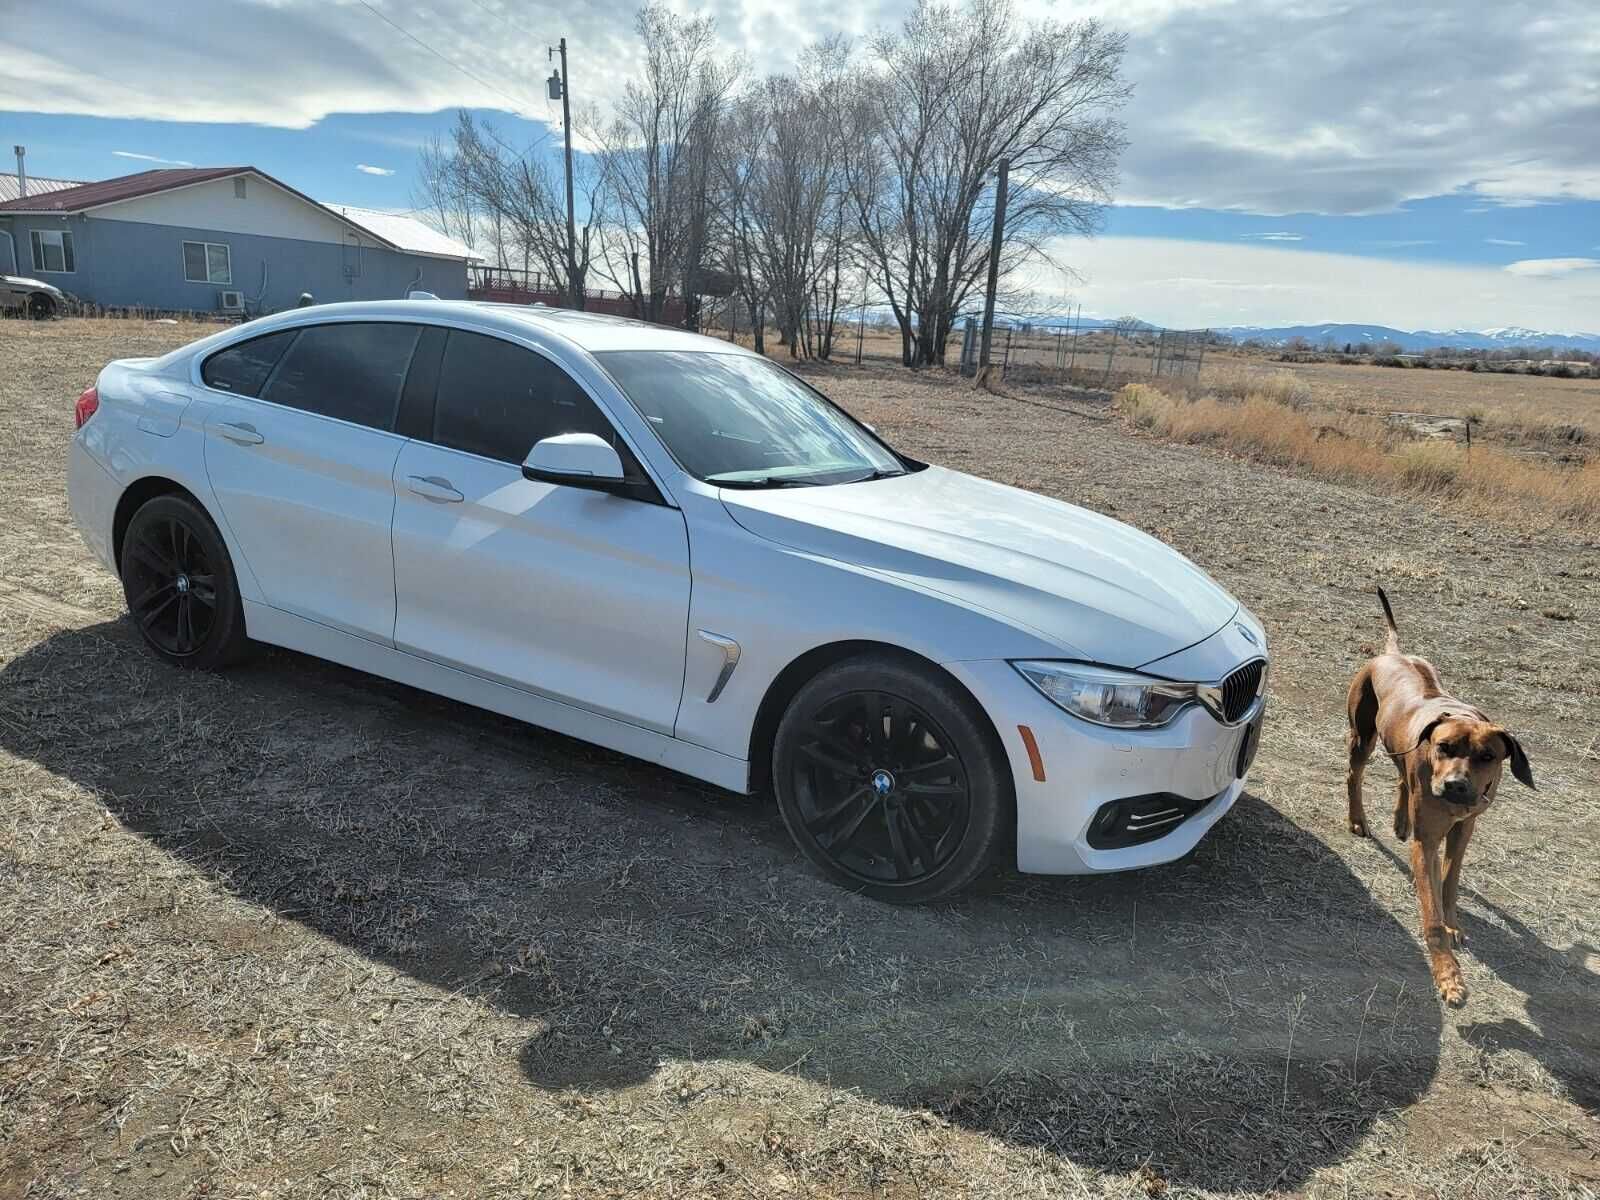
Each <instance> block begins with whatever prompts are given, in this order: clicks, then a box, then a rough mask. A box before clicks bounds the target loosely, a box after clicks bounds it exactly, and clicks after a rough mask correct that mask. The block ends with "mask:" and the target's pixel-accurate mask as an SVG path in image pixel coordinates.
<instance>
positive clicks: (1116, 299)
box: [0, 0, 1600, 332]
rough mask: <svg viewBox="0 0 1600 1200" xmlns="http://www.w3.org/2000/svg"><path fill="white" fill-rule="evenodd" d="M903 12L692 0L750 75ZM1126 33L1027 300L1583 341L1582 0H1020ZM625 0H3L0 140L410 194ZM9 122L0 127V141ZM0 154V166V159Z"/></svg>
mask: <svg viewBox="0 0 1600 1200" xmlns="http://www.w3.org/2000/svg"><path fill="white" fill-rule="evenodd" d="M910 5H911V0H804V3H801V2H800V0H709V2H707V3H688V2H687V0H685V2H683V3H678V4H676V5H675V7H677V8H679V9H680V10H682V11H684V12H695V13H702V12H703V13H706V14H708V15H710V16H712V17H714V18H715V20H716V22H717V28H718V32H719V35H720V37H721V39H722V41H723V43H724V45H725V48H726V52H727V54H728V55H730V56H732V55H740V56H742V57H743V59H744V60H745V62H746V63H747V74H748V75H749V76H750V77H751V78H755V77H759V76H761V75H765V74H767V73H769V72H780V71H784V70H787V69H789V68H790V67H791V65H792V63H793V61H794V54H795V52H796V50H797V49H798V48H799V47H801V46H803V45H805V44H807V43H809V42H812V41H815V40H817V39H819V38H821V37H824V36H826V35H829V34H832V33H842V34H844V35H846V36H848V37H850V38H852V39H855V40H856V42H857V45H858V52H863V53H865V52H867V51H868V50H869V46H868V43H869V41H870V38H871V36H872V34H873V33H874V32H875V31H877V30H880V29H884V28H892V27H894V26H895V25H896V24H897V23H898V22H899V21H901V20H903V19H904V17H905V15H906V13H907V11H908V10H909V8H910ZM1017 7H1018V9H1019V11H1020V12H1021V14H1022V15H1023V16H1024V17H1028V18H1031V17H1051V18H1054V19H1057V20H1069V19H1076V18H1079V17H1096V18H1099V19H1102V20H1104V21H1106V23H1107V24H1109V25H1111V26H1113V27H1115V28H1117V29H1120V30H1123V31H1125V32H1126V33H1127V34H1128V37H1129V43H1128V53H1127V58H1126V61H1125V70H1126V74H1127V77H1128V79H1129V80H1130V81H1131V82H1132V83H1133V85H1134V87H1135V92H1134V98H1133V100H1132V102H1131V103H1130V104H1129V106H1128V108H1127V110H1126V112H1125V118H1126V121H1127V135H1128V139H1129V147H1128V151H1127V153H1126V154H1125V155H1124V158H1123V161H1122V169H1121V182H1120V185H1119V186H1118V188H1117V191H1116V202H1115V204H1114V205H1113V206H1112V207H1111V208H1110V209H1109V210H1108V211H1107V213H1106V220H1105V223H1104V228H1103V229H1102V231H1101V233H1100V234H1099V235H1098V236H1097V237H1095V238H1093V239H1083V238H1071V239H1062V240H1061V241H1059V242H1057V243H1056V244H1055V245H1054V247H1053V252H1052V259H1053V263H1052V264H1051V265H1042V264H1041V265H1040V266H1039V267H1038V268H1036V269H1034V270H1033V271H1032V272H1031V273H1030V277H1029V279H1028V281H1027V282H1028V284H1029V286H1030V287H1031V288H1032V289H1033V290H1034V291H1035V292H1036V294H1037V295H1038V296H1039V297H1040V298H1041V301H1045V302H1049V303H1051V304H1054V305H1061V304H1077V303H1081V304H1082V305H1083V307H1084V312H1085V313H1086V314H1088V315H1094V316H1103V317H1113V316H1118V315H1122V314H1125V313H1131V314H1135V315H1138V316H1140V317H1143V318H1144V319H1146V320H1150V321H1154V322H1157V323H1160V324H1166V325H1177V326H1202V325H1209V326H1223V325H1280V324H1299V323H1316V322H1322V321H1350V322H1367V323H1381V324H1388V325H1393V326H1397V327H1399V328H1404V329H1449V328H1486V327H1494V326H1505V325H1525V326H1529V327H1531V328H1537V329H1544V330H1549V331H1553V332H1571V331H1589V332H1593V331H1597V330H1600V4H1597V3H1596V2H1595V0H1545V2H1543V3H1538V4H1532V3H1517V2H1506V3H1495V2H1492V0H1406V2H1405V3H1401V4H1396V3H1394V2H1393V0H1082V2H1078V3H1074V2H1071V0H1017ZM635 9H636V5H635V4H633V3H631V2H626V0H592V2H591V3H587V4H581V3H577V4H575V3H573V2H572V0H561V2H560V3H555V2H552V0H514V2H513V0H455V2H453V3H451V4H448V5H441V4H438V3H436V2H430V0H166V2H164V3H162V4H159V5H135V4H128V3H126V2H125V0H74V2H73V3H70V4H41V3H35V2H33V0H0V15H3V16H4V25H5V28H6V31H7V33H6V40H7V42H8V45H7V48H6V50H5V52H4V54H3V55H0V149H3V148H4V146H6V145H10V144H12V143H22V144H25V145H26V146H27V148H28V157H27V162H28V168H29V171H30V173H33V174H38V175H49V176H62V177H67V178H80V179H103V178H107V177H110V176H113V175H119V174H125V173H128V172H131V171H136V170H143V169H145V168H147V167H152V166H161V165H185V164H189V163H194V164H197V165H204V166H215V165H229V164H237V163H249V164H251V165H254V166H257V167H259V168H261V169H262V170H264V171H266V172H268V173H269V174H272V175H275V176H277V177H279V178H281V179H283V180H284V181H285V182H287V183H289V184H291V185H293V186H294V187H297V188H299V189H300V190H301V191H304V192H307V193H309V194H311V195H314V196H316V197H317V198H319V199H322V200H327V201H334V202H340V203H346V204H357V205H364V206H369V207H377V208H395V209H406V208H410V207H412V205H413V203H414V201H413V176H414V169H415V164H416V160H417V152H418V150H419V149H420V147H421V146H422V144H423V143H424V142H425V141H426V140H427V139H428V138H429V137H430V136H432V135H434V134H437V133H442V132H444V131H446V130H447V129H448V128H449V126H450V125H451V123H452V122H453V120H454V113H455V110H456V109H457V108H460V107H465V108H468V109H471V110H474V111H475V112H476V113H478V114H479V115H480V116H483V117H485V118H486V119H488V120H489V121H491V122H492V123H494V124H496V125H497V126H499V127H500V128H501V130H502V132H504V133H505V134H507V135H508V136H509V137H510V138H511V139H512V140H513V141H515V142H518V143H521V144H530V145H531V144H534V143H536V142H539V141H541V140H544V141H545V143H546V144H550V143H549V135H550V134H551V133H552V132H556V133H557V134H558V132H559V121H560V105H559V102H552V101H550V100H548V99H547V98H546V95H545V88H544V77H545V76H546V75H548V74H549V71H550V65H549V62H548V57H547V48H548V46H549V45H550V44H551V43H553V42H554V41H555V40H556V39H557V38H560V37H563V36H564V37H566V39H567V41H568V45H569V50H570V58H571V64H570V65H571V70H570V74H571V81H572V89H573V96H574V98H575V99H577V100H579V101H584V102H594V103H597V104H599V105H600V106H601V107H602V109H603V108H605V107H606V106H607V105H608V104H609V103H610V101H611V100H612V99H613V98H614V97H615V96H617V95H618V94H619V93H620V91H621V88H622V86H623V84H624V83H625V81H626V79H627V78H628V75H629V73H630V71H631V70H632V69H633V68H634V67H635V65H636V63H637V56H638V52H639V48H638V45H637V42H636V40H635V39H634V37H633V31H632V21H633V15H634V12H635ZM7 135H9V136H7ZM5 165H6V167H7V169H9V160H5Z"/></svg>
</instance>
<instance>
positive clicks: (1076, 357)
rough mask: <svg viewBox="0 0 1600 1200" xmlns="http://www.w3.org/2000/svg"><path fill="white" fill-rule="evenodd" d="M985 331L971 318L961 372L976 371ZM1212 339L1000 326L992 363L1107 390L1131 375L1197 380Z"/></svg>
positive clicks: (1177, 333) (1194, 332)
mask: <svg viewBox="0 0 1600 1200" xmlns="http://www.w3.org/2000/svg"><path fill="white" fill-rule="evenodd" d="M982 336H983V335H982V330H981V328H980V326H979V323H978V321H977V319H976V318H968V320H967V322H966V324H965V326H964V328H963V331H962V341H961V373H962V374H963V375H973V374H975V373H976V372H977V367H978V354H979V348H980V344H981V341H982ZM1210 340H1211V331H1210V330H1209V329H1155V328H1152V327H1150V326H1147V325H1142V324H1141V325H1135V324H1132V323H1126V322H1123V323H1118V324H1115V325H1107V326H1103V327H1101V326H1097V327H1095V328H1093V329H1084V328H1074V327H1071V326H1045V325H1029V324H1023V323H1020V322H1013V323H1010V324H1004V325H1002V324H1000V323H999V322H996V324H995V327H994V335H993V338H992V340H991V344H990V350H989V361H990V363H992V364H994V365H997V366H999V367H1000V369H1001V373H1002V374H1005V373H1008V372H1010V371H1012V370H1014V369H1016V368H1019V367H1027V368H1029V369H1030V370H1033V371H1040V370H1042V371H1045V372H1052V373H1056V374H1059V375H1060V376H1061V377H1063V378H1064V379H1066V380H1069V381H1070V382H1072V383H1075V384H1079V385H1082V386H1090V387H1093V386H1099V387H1108V386H1110V385H1111V383H1112V381H1113V380H1116V379H1126V378H1127V377H1129V376H1135V377H1137V376H1141V375H1144V376H1150V375H1166V376H1171V377H1173V378H1179V379H1183V378H1189V379H1193V378H1198V377H1199V374H1200V364H1201V363H1202V362H1203V361H1204V359H1205V353H1206V346H1207V344H1208V343H1209V342H1210Z"/></svg>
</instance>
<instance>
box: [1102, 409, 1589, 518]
mask: <svg viewBox="0 0 1600 1200" xmlns="http://www.w3.org/2000/svg"><path fill="white" fill-rule="evenodd" d="M1115 406H1116V408H1117V410H1118V411H1119V412H1121V413H1122V414H1123V415H1124V416H1125V417H1126V418H1127V420H1128V421H1129V423H1130V424H1132V425H1134V426H1135V427H1136V428H1139V429H1143V430H1147V431H1149V432H1152V433H1155V434H1158V435H1159V436H1162V437H1166V438H1171V439H1172V440H1174V441H1179V442H1190V443H1202V444H1213V445H1219V446H1225V447H1227V448H1228V449H1231V450H1233V451H1235V452H1236V453H1241V454H1245V455H1248V456H1250V457H1252V458H1255V459H1258V460H1259V461H1262V462H1268V463H1273V464H1276V465H1279V466H1286V467H1297V468H1300V469H1303V470H1309V471H1312V472H1314V473H1316V474H1318V475H1322V476H1325V477H1327V478H1331V479H1337V480H1340V481H1343V482H1349V483H1362V484H1367V485H1376V486H1377V487H1379V488H1382V489H1383V490H1386V491H1392V492H1400V493H1407V494H1413V495H1419V496H1427V497H1431V498H1436V499H1449V500H1450V501H1451V502H1452V503H1460V504H1465V505H1468V506H1469V507H1473V508H1476V509H1478V510H1480V511H1483V512H1486V513H1492V514H1493V515H1495V516H1497V517H1499V518H1501V519H1504V520H1510V521H1513V522H1517V521H1519V520H1520V521H1521V523H1523V524H1525V525H1530V524H1534V523H1537V522H1539V521H1545V520H1548V519H1550V518H1551V517H1558V518H1564V519H1567V520H1572V521H1576V522H1578V523H1580V524H1583V525H1587V526H1600V459H1597V460H1595V461H1592V462H1590V463H1588V464H1586V465H1584V466H1582V467H1579V468H1577V469H1573V468H1570V467H1565V466H1559V465H1553V464H1546V463H1541V462H1534V461H1530V460H1529V459H1527V458H1525V457H1520V456H1517V455H1514V454H1507V453H1505V452H1504V451H1499V450H1494V449H1490V448H1488V447H1483V446H1479V447H1475V448H1474V449H1473V450H1472V451H1471V453H1470V454H1469V453H1468V452H1467V450H1466V448H1465V447H1464V446H1462V445H1460V444H1458V443H1456V442H1452V441H1443V440H1430V441H1410V440H1406V439H1405V437H1404V435H1403V434H1401V433H1399V432H1397V431H1396V430H1394V429H1393V428H1391V427H1389V426H1387V425H1386V424H1385V423H1384V422H1383V421H1381V420H1379V419H1377V418H1376V417H1371V416H1366V415H1363V414H1360V413H1352V412H1345V411H1334V412H1331V413H1330V412H1318V413H1316V414H1315V420H1313V419H1312V417H1311V416H1310V415H1308V414H1307V413H1305V412H1302V411H1300V410H1299V409H1297V408H1295V407H1292V406H1290V405H1288V404H1285V403H1283V402H1281V401H1279V400H1276V399H1273V398H1271V397H1269V396H1267V395H1264V394H1261V393H1259V392H1258V393H1251V394H1249V395H1247V396H1246V397H1245V398H1244V399H1243V400H1241V401H1237V402H1235V401H1231V400H1226V399H1222V398H1219V397H1218V396H1215V395H1208V396H1202V397H1200V398H1199V399H1195V400H1191V399H1189V398H1188V397H1187V396H1184V395H1177V396H1174V395H1168V394H1167V393H1165V392H1163V391H1160V390H1159V389H1157V388H1154V387H1151V386H1150V385H1148V384H1140V383H1134V384H1129V385H1128V386H1127V387H1124V388H1123V389H1122V390H1121V391H1119V392H1118V393H1117V395H1116V398H1115ZM1473 415H1476V414H1472V415H1469V419H1472V416H1473ZM1480 419H1481V418H1480ZM1574 428H1576V427H1574ZM1579 436H1580V437H1581V433H1580V435H1579Z"/></svg>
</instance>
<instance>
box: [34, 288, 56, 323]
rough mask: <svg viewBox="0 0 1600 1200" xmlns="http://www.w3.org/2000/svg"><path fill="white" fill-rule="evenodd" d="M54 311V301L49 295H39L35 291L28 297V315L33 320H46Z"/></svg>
mask: <svg viewBox="0 0 1600 1200" xmlns="http://www.w3.org/2000/svg"><path fill="white" fill-rule="evenodd" d="M55 311H56V306H55V303H54V302H53V301H52V300H51V299H50V297H49V296H41V295H39V294H38V293H37V292H35V293H34V294H33V295H31V296H29V297H28V316H30V317H32V318H33V319H34V320H35V321H44V320H48V319H49V318H50V317H51V316H52V315H53V314H54V313H55Z"/></svg>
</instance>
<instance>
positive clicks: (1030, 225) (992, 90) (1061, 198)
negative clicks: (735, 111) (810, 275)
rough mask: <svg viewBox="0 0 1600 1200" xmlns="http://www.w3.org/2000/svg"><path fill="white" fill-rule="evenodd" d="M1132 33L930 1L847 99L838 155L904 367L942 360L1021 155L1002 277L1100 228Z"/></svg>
mask: <svg viewBox="0 0 1600 1200" xmlns="http://www.w3.org/2000/svg"><path fill="white" fill-rule="evenodd" d="M1125 44H1126V39H1125V37H1124V36H1123V35H1121V34H1116V33H1112V32H1110V31H1108V30H1106V29H1105V28H1104V27H1102V26H1101V25H1100V24H1099V23H1098V22H1095V21H1092V20H1086V21H1076V22H1072V23H1069V24H1062V23H1059V22H1055V21H1041V22H1038V23H1034V24H1027V25H1024V24H1022V23H1021V22H1019V21H1018V20H1017V18H1016V16H1015V13H1014V11H1013V9H1012V6H1011V3H1010V0H973V3H971V4H969V5H966V6H963V7H961V8H954V7H950V6H946V5H941V4H935V3H932V2H931V0H919V3H918V4H917V7H916V9H915V11H914V12H913V13H912V15H911V16H910V17H909V18H908V19H907V21H906V22H905V24H904V26H903V27H902V29H901V30H900V31H898V32H893V33H884V34H881V35H879V36H878V37H877V38H876V39H875V41H874V43H873V53H874V60H875V61H874V63H873V64H872V66H871V68H869V69H865V70H862V71H859V72H857V73H856V75H855V76H854V78H853V80H852V81H851V87H850V89H849V91H850V94H849V96H848V97H847V98H846V100H845V103H844V104H843V106H842V108H843V112H844V113H845V122H844V124H845V128H846V130H847V136H846V138H845V141H844V144H843V145H844V151H845V152H844V154H843V155H842V158H841V162H842V164H843V166H844V168H845V169H846V171H847V173H848V178H849V195H850V200H851V204H852V206H853V208H854V210H855V218H856V221H857V223H858V225H859V228H860V232H861V236H862V241H863V244H864V247H865V249H866V253H867V255H868V258H869V262H870V265H871V268H872V272H873V275H874V283H875V284H876V286H877V288H878V290H879V291H880V292H881V293H882V294H883V295H884V297H885V299H886V301H887V302H888V304H889V305H890V308H891V309H892V311H893V312H894V316H895V320H896V323H897V324H898V325H899V326H900V331H901V343H902V353H903V357H904V361H905V362H906V364H907V365H916V364H919V363H930V364H931V363H938V362H942V361H943V360H944V347H945V343H946V341H947V340H948V338H949V334H950V330H951V328H952V325H953V323H954V321H955V319H956V316H957V314H958V313H960V312H961V311H963V309H964V308H966V307H967V306H968V305H969V303H970V302H971V301H972V300H973V299H974V298H975V289H976V287H977V285H978V282H979V280H980V279H981V278H982V277H983V276H984V275H985V274H986V272H987V269H988V256H989V243H990V217H991V212H992V204H991V203H989V199H990V194H991V190H992V178H993V175H994V171H995V169H996V167H997V165H998V163H999V161H1000V160H1001V159H1002V158H1006V159H1009V160H1010V162H1011V202H1010V205H1009V207H1008V212H1007V218H1006V231H1005V242H1004V249H1003V251H1002V253H1003V255H1004V257H1003V259H1002V261H1001V264H1000V270H1001V273H1002V274H1003V275H1013V274H1015V273H1016V272H1017V270H1018V269H1019V268H1021V267H1022V266H1024V265H1026V264H1028V263H1029V262H1034V261H1041V260H1044V261H1048V260H1049V254H1048V243H1049V242H1050V240H1051V239H1052V238H1055V237H1058V236H1061V235H1063V234H1069V233H1077V234H1089V233H1092V232H1093V231H1094V230H1095V229H1096V228H1097V227H1098V224H1099V221H1100V215H1101V209H1102V206H1103V205H1104V204H1105V203H1106V202H1108V201H1109V199H1110V192H1111V187H1112V185H1113V184H1114V182H1115V179H1116V164H1117V159H1118V156H1119V155H1120V153H1121V151H1122V148H1123V145H1124V139H1123V137H1122V127H1121V124H1120V122H1119V120H1118V117H1117V114H1118V112H1119V110H1120V108H1121V106H1122V105H1123V104H1124V103H1125V102H1126V100H1127V98H1128V95H1129V93H1130V89H1129V88H1128V86H1127V85H1126V83H1124V81H1123V79H1122V76H1121V62H1122V54H1123V49H1124V46H1125Z"/></svg>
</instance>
